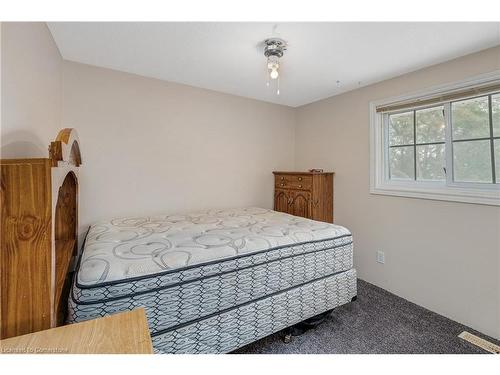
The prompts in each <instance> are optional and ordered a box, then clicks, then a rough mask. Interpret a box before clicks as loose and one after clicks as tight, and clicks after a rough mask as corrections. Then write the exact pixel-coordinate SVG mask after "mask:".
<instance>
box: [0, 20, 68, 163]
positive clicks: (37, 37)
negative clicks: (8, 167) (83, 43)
mask: <svg viewBox="0 0 500 375" xmlns="http://www.w3.org/2000/svg"><path fill="white" fill-rule="evenodd" d="M1 28H2V29H1V34H2V39H1V48H2V54H1V55H2V57H1V59H2V60H1V69H2V74H1V77H2V82H1V98H2V99H1V109H2V111H1V113H2V115H1V157H2V158H16V157H19V158H25V157H47V156H48V145H49V143H50V141H52V140H53V139H54V138H55V137H56V135H57V132H58V131H59V129H60V128H61V73H62V58H61V55H60V54H59V50H58V49H57V47H56V44H55V43H54V40H53V39H52V35H51V34H50V32H49V29H48V28H47V25H46V24H45V23H42V22H33V23H31V22H30V23H15V22H14V23H11V22H2V24H1Z"/></svg>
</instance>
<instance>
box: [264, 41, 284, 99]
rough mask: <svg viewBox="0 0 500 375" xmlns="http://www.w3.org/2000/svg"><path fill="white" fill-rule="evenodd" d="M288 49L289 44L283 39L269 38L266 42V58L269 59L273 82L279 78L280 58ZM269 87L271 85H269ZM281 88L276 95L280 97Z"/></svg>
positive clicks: (270, 76) (269, 71) (268, 63)
mask: <svg viewBox="0 0 500 375" xmlns="http://www.w3.org/2000/svg"><path fill="white" fill-rule="evenodd" d="M286 49H287V42H286V41H284V40H283V39H281V38H268V39H266V40H264V56H266V57H267V70H268V73H269V78H271V79H272V80H275V79H278V78H279V75H280V74H279V69H280V58H281V57H283V54H284V52H285V51H286ZM278 85H279V81H278ZM267 86H269V83H268V84H267ZM279 91H280V90H279V86H278V89H277V91H276V94H277V95H279Z"/></svg>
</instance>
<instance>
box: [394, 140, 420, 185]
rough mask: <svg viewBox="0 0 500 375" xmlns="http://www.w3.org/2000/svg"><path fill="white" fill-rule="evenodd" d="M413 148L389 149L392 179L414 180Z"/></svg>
mask: <svg viewBox="0 0 500 375" xmlns="http://www.w3.org/2000/svg"><path fill="white" fill-rule="evenodd" d="M413 158H414V151H413V146H406V147H391V148H390V149H389V168H390V169H389V171H390V178H391V179H397V180H401V179H403V180H414V179H415V173H414V171H415V169H414V166H413Z"/></svg>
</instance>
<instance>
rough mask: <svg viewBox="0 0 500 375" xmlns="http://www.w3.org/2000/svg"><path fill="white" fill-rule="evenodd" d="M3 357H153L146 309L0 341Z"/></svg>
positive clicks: (0, 351)
mask: <svg viewBox="0 0 500 375" xmlns="http://www.w3.org/2000/svg"><path fill="white" fill-rule="evenodd" d="M0 353H3V354H31V353H33V354H37V353H38V354H42V353H44V354H58V353H64V354H151V353H153V346H152V343H151V336H150V335H149V328H148V322H147V319H146V313H145V311H144V309H142V308H140V309H135V310H132V311H127V312H124V313H119V314H115V315H110V316H106V317H104V318H99V319H94V320H89V321H86V322H82V323H76V324H70V325H66V326H61V327H56V328H52V329H47V330H45V331H39V332H35V333H30V334H28V335H22V336H17V337H12V338H9V339H6V340H1V341H0Z"/></svg>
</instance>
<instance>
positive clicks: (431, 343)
mask: <svg viewBox="0 0 500 375" xmlns="http://www.w3.org/2000/svg"><path fill="white" fill-rule="evenodd" d="M464 330H467V331H469V332H471V333H474V334H476V335H478V336H481V337H483V338H486V339H487V340H489V341H492V342H494V343H496V344H499V342H498V341H495V340H494V339H492V338H490V337H487V336H484V335H481V334H479V333H478V332H476V331H474V330H472V329H471V328H468V327H466V326H464V325H462V324H459V323H457V322H454V321H452V320H450V319H448V318H445V317H444V316H441V315H438V314H436V313H433V312H431V311H429V310H427V309H424V308H423V307H420V306H418V305H415V304H414V303H411V302H409V301H407V300H405V299H403V298H400V297H398V296H396V295H394V294H392V293H389V292H387V291H386V290H384V289H381V288H378V287H376V286H375V285H372V284H370V283H367V282H366V281H363V280H358V299H357V300H356V301H355V302H353V303H350V304H347V305H344V306H341V307H339V308H337V309H335V310H334V311H333V313H332V315H331V316H330V317H329V318H328V319H327V321H325V322H323V323H322V324H320V325H319V326H318V327H316V328H315V329H312V330H310V331H308V332H306V333H305V334H303V335H301V336H296V337H293V338H292V341H291V342H290V343H288V344H285V343H284V342H283V333H281V332H279V333H276V334H274V335H271V336H269V337H266V338H264V339H262V340H259V341H257V342H254V343H252V344H250V345H247V346H245V347H243V348H241V349H239V350H237V351H235V353H242V354H243V353H304V354H307V353H342V354H344V353H486V352H485V351H484V350H482V349H480V348H478V347H476V346H474V345H472V344H470V343H468V342H466V341H464V340H462V339H460V338H458V337H457V336H458V334H460V333H461V332H462V331H464Z"/></svg>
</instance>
